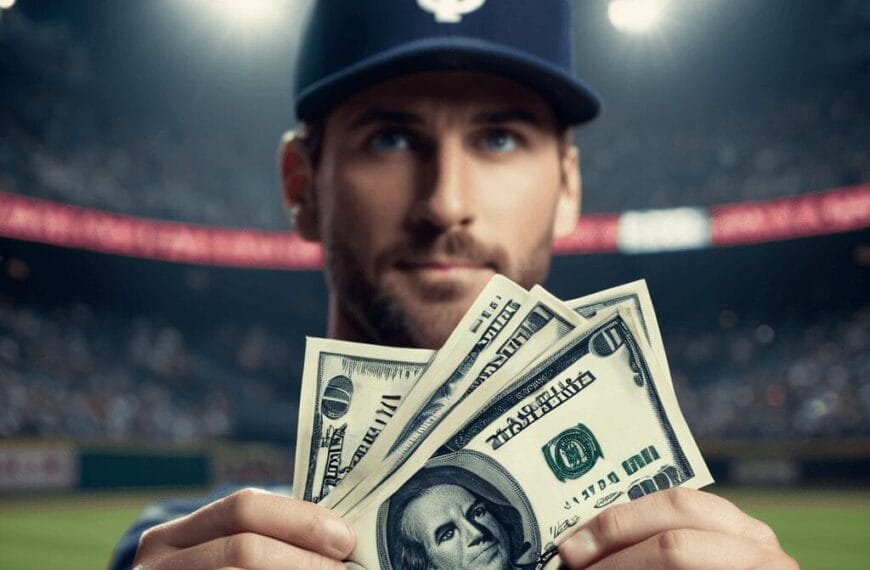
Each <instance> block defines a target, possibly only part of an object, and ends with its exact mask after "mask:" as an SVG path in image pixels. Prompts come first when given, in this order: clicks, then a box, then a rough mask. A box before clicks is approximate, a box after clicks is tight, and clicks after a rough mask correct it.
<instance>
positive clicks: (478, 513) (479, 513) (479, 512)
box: [471, 505, 486, 520]
mask: <svg viewBox="0 0 870 570" xmlns="http://www.w3.org/2000/svg"><path fill="white" fill-rule="evenodd" d="M485 514H486V507H485V506H483V505H477V506H476V507H474V509H472V511H471V518H473V519H475V520H477V519H480V518H483V516H484V515H485Z"/></svg>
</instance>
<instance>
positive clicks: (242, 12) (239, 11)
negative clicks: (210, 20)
mask: <svg viewBox="0 0 870 570" xmlns="http://www.w3.org/2000/svg"><path fill="white" fill-rule="evenodd" d="M203 5H204V7H206V9H209V10H212V11H213V12H214V13H215V16H217V17H219V19H220V20H222V21H223V23H224V24H225V25H227V26H229V27H234V28H242V29H245V30H250V31H256V30H261V29H263V28H266V27H270V26H273V25H275V24H277V23H278V22H280V21H281V20H282V11H283V10H284V9H286V6H287V3H286V2H284V1H283V0H211V1H209V2H208V3H203Z"/></svg>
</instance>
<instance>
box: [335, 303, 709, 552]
mask: <svg viewBox="0 0 870 570" xmlns="http://www.w3.org/2000/svg"><path fill="white" fill-rule="evenodd" d="M642 336H643V333H642V332H640V331H639V328H638V326H637V324H636V323H635V321H634V317H633V316H632V313H631V311H628V310H626V309H622V308H621V309H619V310H618V311H617V312H615V313H610V314H609V315H608V314H606V313H602V314H601V315H600V316H599V317H598V318H597V319H596V321H594V323H593V324H592V325H591V326H590V327H589V328H585V329H577V330H575V331H572V332H571V333H569V334H568V335H567V336H565V337H564V338H563V339H562V341H560V342H559V343H557V344H556V346H554V347H553V350H552V351H551V352H550V354H549V355H548V356H547V357H546V358H545V359H543V360H541V361H540V362H539V363H538V364H536V365H535V366H534V367H532V368H531V369H529V370H528V371H526V372H525V373H523V374H522V375H521V376H520V377H519V378H517V379H515V380H514V381H513V382H512V383H511V384H510V388H509V389H508V390H502V391H501V392H500V393H499V392H498V390H497V387H496V386H495V385H494V384H489V385H484V386H482V387H481V388H480V389H479V390H478V393H476V394H472V395H471V396H470V397H469V398H467V399H466V400H465V401H463V402H462V403H461V404H459V405H458V406H456V407H455V408H454V409H453V410H452V411H451V413H450V414H449V416H448V417H447V418H446V419H445V421H443V422H442V423H441V425H440V426H439V427H438V429H436V430H433V432H432V433H430V434H429V436H428V438H427V440H426V442H425V443H424V444H423V445H421V446H420V447H419V448H418V449H417V450H416V451H415V456H414V457H412V458H411V459H409V460H408V461H406V462H405V464H404V465H403V466H402V467H401V468H400V469H399V470H397V471H395V472H394V473H393V474H392V475H391V476H390V478H389V479H388V480H386V481H384V482H383V483H382V484H381V485H380V486H379V487H378V489H377V490H376V491H375V492H374V493H372V494H371V495H370V496H369V497H368V498H367V499H366V500H365V501H363V502H361V503H359V504H358V505H357V506H356V507H355V508H354V509H353V510H352V511H351V512H350V513H348V515H347V517H348V519H349V520H350V522H351V524H352V525H353V526H354V528H355V530H356V534H357V547H356V550H355V551H354V552H353V554H352V555H351V560H352V561H353V562H354V563H357V564H360V565H362V566H363V567H365V568H378V567H380V568H386V569H391V568H406V567H412V566H414V565H415V564H420V565H421V566H420V567H450V568H463V567H484V566H492V567H499V568H507V567H522V568H542V567H545V566H546V567H550V566H553V567H555V565H556V564H557V563H558V557H557V545H558V544H559V543H560V542H561V541H562V540H564V539H565V538H566V537H567V536H568V535H569V534H570V532H571V529H572V528H574V527H575V526H576V525H578V524H582V523H583V522H585V521H587V520H589V519H590V518H592V517H593V516H595V515H596V514H597V513H598V512H599V511H600V509H603V508H605V507H606V506H608V505H611V504H614V503H618V502H624V501H629V500H633V499H636V498H639V497H641V496H644V495H646V494H649V493H651V492H654V491H657V490H660V489H665V488H669V487H673V486H678V485H682V486H688V487H691V488H699V487H702V486H704V485H707V484H709V483H711V482H712V478H711V477H710V474H709V471H708V470H707V467H706V465H705V464H704V461H703V459H702V457H701V454H700V452H699V451H698V448H697V446H696V444H695V442H694V440H693V438H692V436H691V434H690V432H689V430H688V427H687V426H686V423H685V420H684V419H683V417H682V415H681V413H680V410H679V407H678V405H677V402H676V399H675V398H674V397H673V395H672V391H671V390H669V389H666V390H661V389H660V388H661V384H662V383H665V382H666V380H665V379H664V374H663V371H662V370H661V367H660V365H659V361H660V359H658V358H655V357H653V355H651V354H649V351H650V348H649V345H648V344H647V343H646V342H641V339H642ZM487 392H492V394H493V395H495V394H498V397H497V398H495V399H494V400H487ZM481 402H489V403H488V404H486V405H485V406H483V407H482V408H481V407H480V404H481Z"/></svg>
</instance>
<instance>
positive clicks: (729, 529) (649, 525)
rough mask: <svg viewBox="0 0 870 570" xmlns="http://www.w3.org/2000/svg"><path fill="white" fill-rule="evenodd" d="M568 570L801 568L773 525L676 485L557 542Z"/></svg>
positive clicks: (614, 509) (610, 511) (606, 514)
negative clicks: (780, 539)
mask: <svg viewBox="0 0 870 570" xmlns="http://www.w3.org/2000/svg"><path fill="white" fill-rule="evenodd" d="M559 554H560V556H561V558H562V562H563V563H564V564H565V566H567V567H568V568H590V569H592V568H594V569H595V570H605V569H626V568H645V569H658V568H661V569H665V568H668V569H683V568H704V569H715V568H722V569H726V568H727V569H729V570H730V569H749V568H765V569H771V570H777V569H780V568H783V569H789V570H791V569H795V568H799V566H798V564H797V562H795V560H794V559H793V558H791V557H790V556H789V555H788V554H786V553H785V552H783V550H782V548H781V547H780V545H779V541H778V540H777V539H776V535H775V534H774V532H773V531H772V530H771V528H770V527H769V526H767V525H766V524H764V523H763V522H761V521H759V520H756V519H754V518H752V517H750V516H749V515H747V514H746V513H744V512H742V511H741V510H740V509H738V508H737V507H735V506H734V505H733V504H731V503H730V502H728V501H727V500H725V499H723V498H721V497H717V496H716V495H712V494H710V493H704V492H701V491H695V490H691V489H683V488H679V487H678V488H675V489H669V490H667V491H661V492H658V493H653V494H651V495H647V496H646V497H642V498H640V499H637V500H635V501H631V502H629V503H623V504H620V505H615V506H613V507H610V508H609V509H608V510H606V511H604V512H602V513H601V514H600V515H598V516H597V517H595V518H594V519H592V520H591V521H589V522H588V523H586V524H585V525H583V526H581V527H580V528H578V529H577V531H576V532H574V534H572V535H571V536H570V537H569V538H568V539H567V540H565V542H563V543H562V545H561V546H560V547H559Z"/></svg>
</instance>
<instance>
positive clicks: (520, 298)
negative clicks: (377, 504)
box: [321, 275, 528, 514]
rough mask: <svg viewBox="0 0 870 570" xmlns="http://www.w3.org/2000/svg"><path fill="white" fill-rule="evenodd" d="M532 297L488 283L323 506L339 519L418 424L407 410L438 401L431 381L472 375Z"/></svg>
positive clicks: (499, 280) (511, 286)
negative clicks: (349, 499)
mask: <svg viewBox="0 0 870 570" xmlns="http://www.w3.org/2000/svg"><path fill="white" fill-rule="evenodd" d="M527 295H528V291H526V290H525V289H523V288H522V287H520V286H519V285H517V284H516V283H514V282H513V281H511V280H510V279H508V278H506V277H503V276H501V275H495V276H493V277H492V278H491V279H490V280H489V282H488V283H487V284H486V287H484V289H483V291H481V293H480V294H479V295H478V296H477V299H475V301H474V303H473V304H472V305H471V308H470V309H468V311H467V312H466V313H465V315H464V316H463V317H462V320H461V321H460V322H459V324H458V325H457V326H456V328H455V329H454V330H453V332H452V333H451V334H450V337H448V339H447V341H446V342H445V343H444V345H443V346H442V347H441V349H440V350H439V351H438V352H437V353H436V355H435V357H434V358H433V359H432V361H431V362H430V363H429V365H428V366H427V367H426V370H425V371H424V372H423V374H422V375H421V377H420V379H419V380H418V382H417V384H416V385H415V387H414V388H415V389H414V390H413V391H412V392H410V393H409V394H408V397H407V399H406V400H405V402H404V405H403V406H402V408H400V409H399V410H398V411H397V414H396V416H394V417H393V418H392V419H391V421H390V423H389V425H388V426H386V427H385V428H384V431H383V432H381V433H380V434H379V435H378V438H377V440H376V441H375V442H374V443H373V444H372V446H371V447H369V449H368V450H367V452H366V455H365V457H364V458H363V459H362V460H361V461H360V462H359V463H357V464H356V466H355V467H354V469H353V470H352V471H351V472H350V473H349V474H348V475H347V476H346V477H345V478H344V481H343V482H342V485H341V486H340V487H338V488H336V489H334V490H333V492H331V493H330V494H329V495H328V496H327V497H326V498H325V499H324V500H323V501H322V503H321V504H322V505H323V506H325V507H326V508H329V509H333V510H335V511H336V512H338V513H339V514H341V513H342V512H343V511H342V510H341V509H340V508H338V507H337V505H338V504H339V503H340V502H341V501H342V500H343V499H344V497H345V496H347V494H348V493H349V492H350V491H351V490H353V488H354V487H356V486H357V484H359V482H360V481H362V480H363V479H365V476H366V475H367V474H369V473H372V472H377V471H379V470H380V469H381V467H382V460H383V458H384V457H386V455H387V453H388V451H389V449H390V447H391V445H392V442H394V441H396V439H397V432H401V431H402V430H403V429H405V427H406V425H407V424H409V423H410V422H412V421H414V418H413V414H408V413H405V412H404V410H405V408H408V407H409V408H410V409H411V410H417V409H422V406H423V405H424V404H425V403H426V402H427V401H430V400H431V399H432V398H433V397H437V396H438V394H437V391H438V388H439V387H440V384H441V383H443V380H442V381H441V382H433V381H432V379H435V380H439V379H443V378H445V377H453V376H458V377H462V376H463V375H464V374H465V373H467V371H468V370H469V369H470V368H471V367H472V366H473V365H474V364H475V363H476V362H477V360H478V359H479V357H480V355H481V353H482V352H483V351H484V350H485V349H486V348H487V347H488V346H490V345H491V344H492V342H493V339H494V338H495V337H496V336H497V335H498V333H499V332H500V331H501V330H502V329H503V328H504V326H505V323H507V322H509V321H510V320H511V319H512V318H513V316H514V315H516V313H517V312H519V311H520V310H521V308H522V305H523V302H524V301H525V299H526V296H527Z"/></svg>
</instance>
